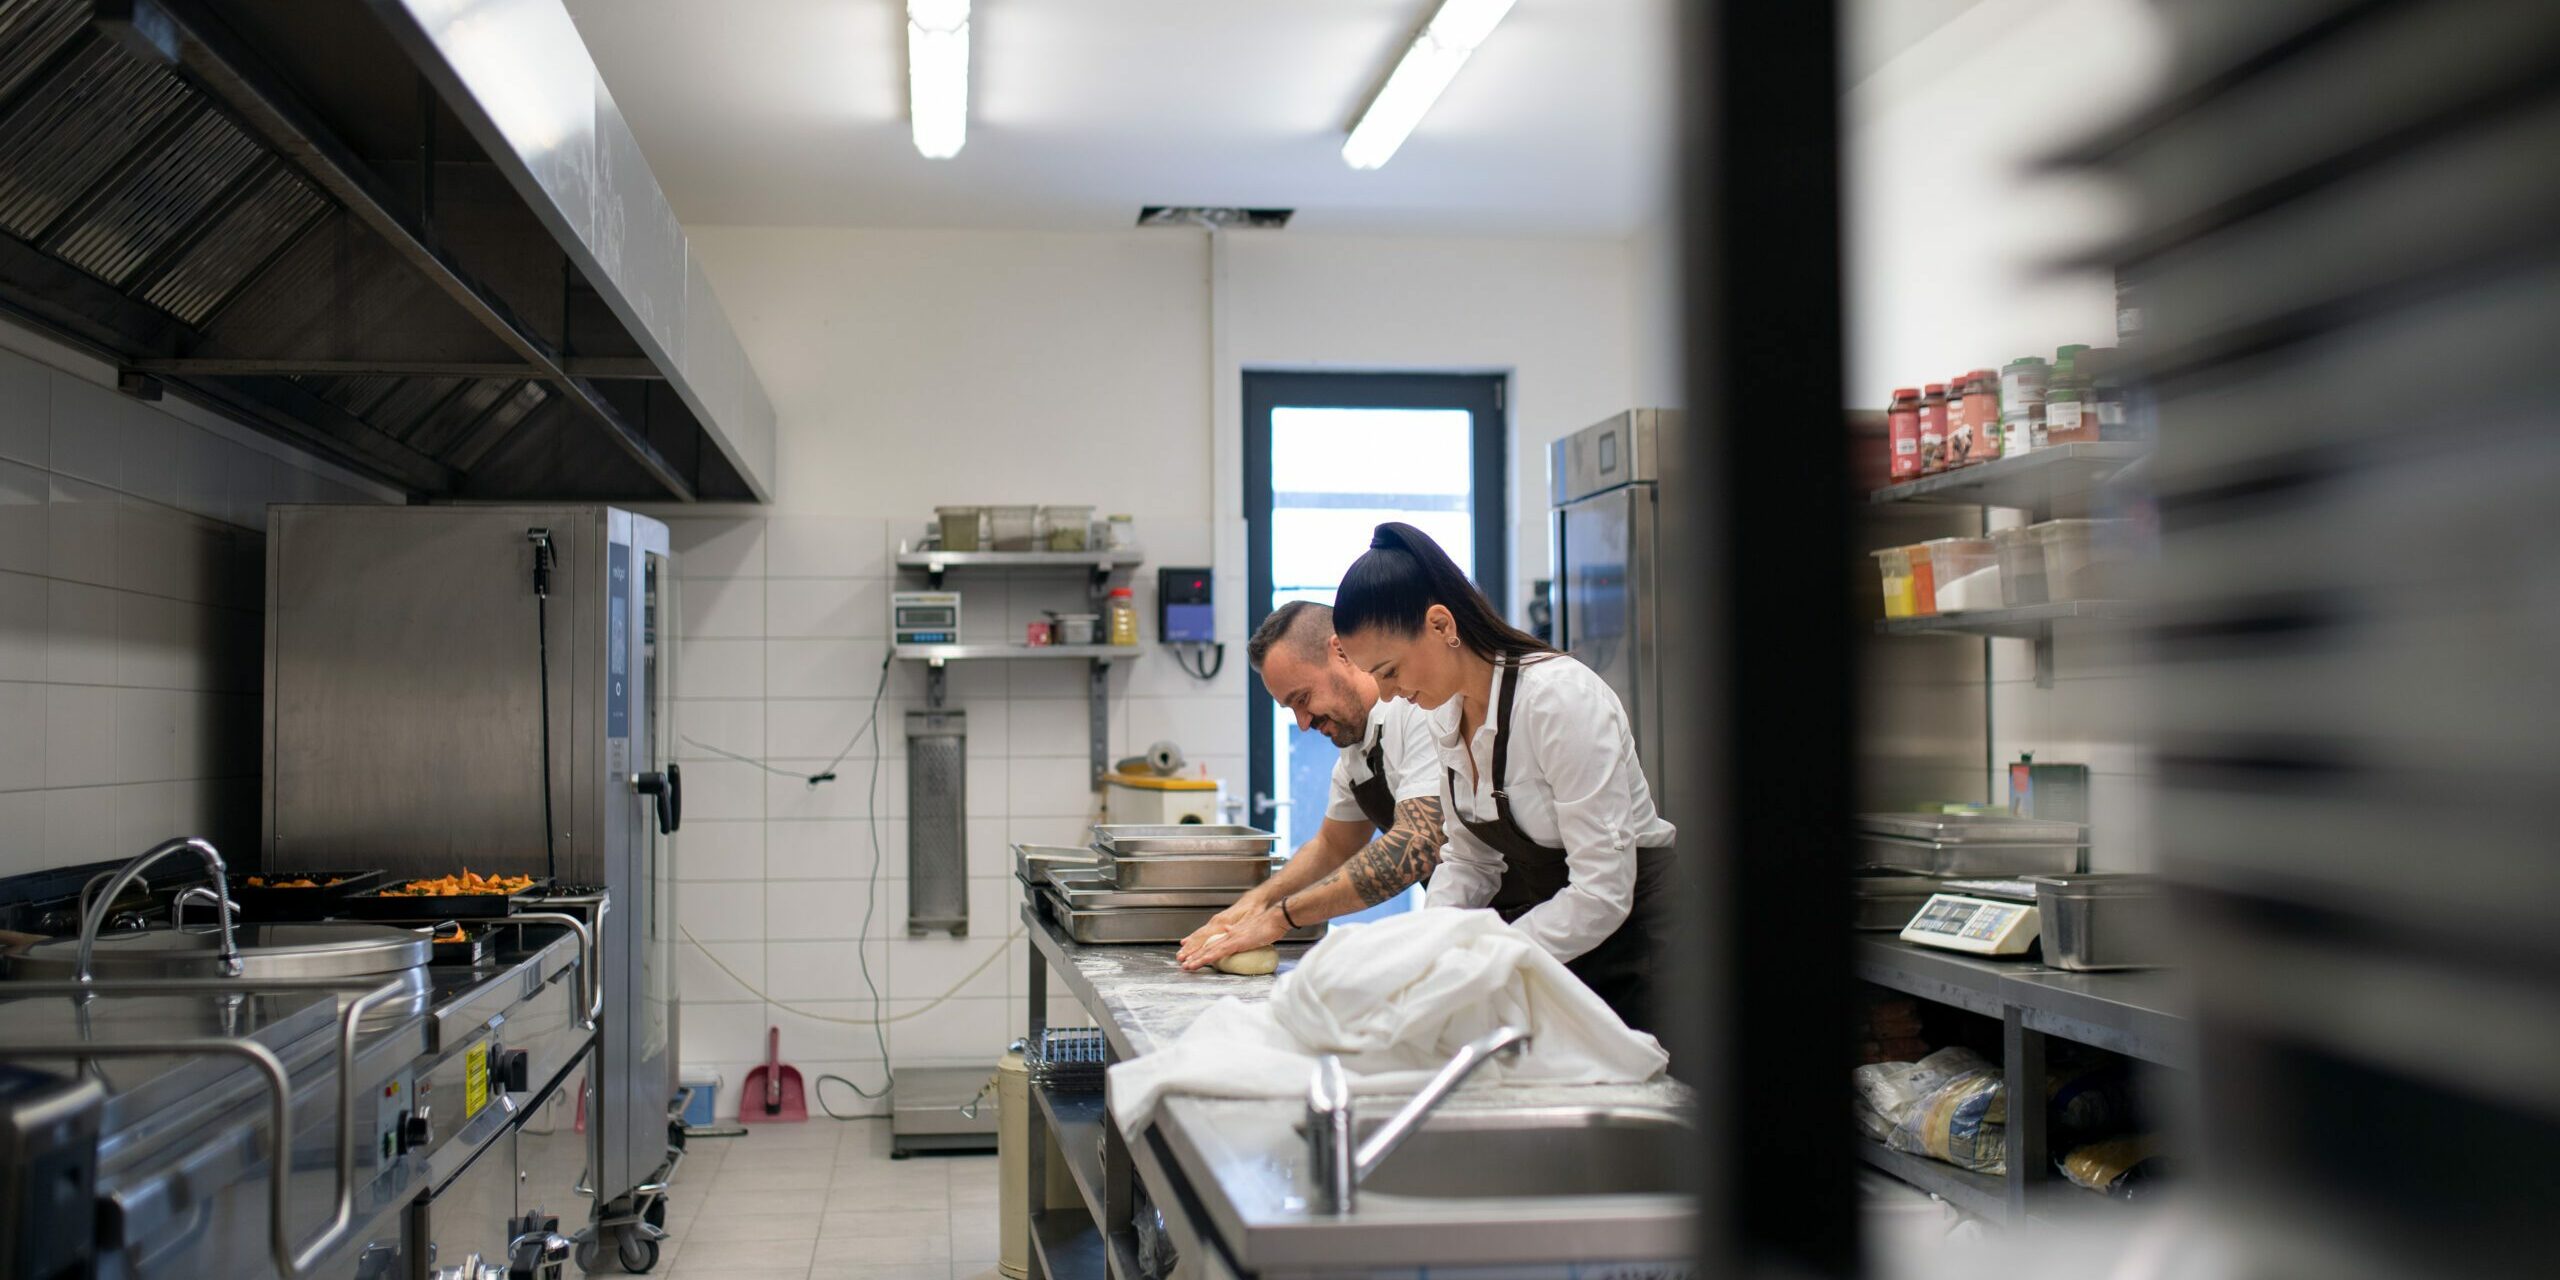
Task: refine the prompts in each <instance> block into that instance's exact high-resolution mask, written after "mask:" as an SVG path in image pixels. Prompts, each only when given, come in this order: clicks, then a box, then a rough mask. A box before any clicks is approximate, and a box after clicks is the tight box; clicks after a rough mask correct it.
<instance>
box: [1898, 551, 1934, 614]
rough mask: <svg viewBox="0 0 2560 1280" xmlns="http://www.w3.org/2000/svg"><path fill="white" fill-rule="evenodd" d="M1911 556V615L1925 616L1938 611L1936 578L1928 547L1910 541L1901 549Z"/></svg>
mask: <svg viewBox="0 0 2560 1280" xmlns="http://www.w3.org/2000/svg"><path fill="white" fill-rule="evenodd" d="M1902 554H1904V555H1906V556H1909V557H1910V558H1911V616H1913V617H1915V618H1925V617H1928V616H1929V615H1930V614H1933V613H1936V612H1937V611H1938V579H1937V576H1936V573H1935V571H1934V570H1932V569H1931V568H1930V566H1929V548H1928V546H1927V545H1926V544H1924V543H1918V542H1915V543H1912V544H1911V545H1910V546H1907V547H1904V548H1903V549H1902Z"/></svg>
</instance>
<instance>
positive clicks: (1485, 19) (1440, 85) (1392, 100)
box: [1342, 0, 1513, 169]
mask: <svg viewBox="0 0 2560 1280" xmlns="http://www.w3.org/2000/svg"><path fill="white" fill-rule="evenodd" d="M1512 3H1513V0H1441V3H1440V11H1439V12H1438V13H1435V14H1432V15H1431V25H1429V26H1426V27H1424V28H1423V29H1422V34H1421V35H1419V36H1417V37H1415V38H1414V41H1413V47H1412V48H1410V49H1407V50H1405V51H1404V60H1403V61H1401V62H1398V63H1397V64H1396V69H1395V71H1394V72H1392V73H1390V74H1389V75H1388V76H1387V83H1386V85H1385V86H1384V87H1382V88H1380V89H1379V90H1378V96H1377V97H1375V98H1372V99H1370V100H1369V109H1368V110H1367V111H1364V112H1362V113H1360V123H1358V124H1355V125H1353V126H1351V136H1350V138H1348V139H1346V140H1345V141H1344V142H1343V144H1342V160H1343V163H1345V164H1348V165H1350V166H1351V167H1352V168H1354V169H1375V168H1377V167H1378V166H1379V165H1382V164H1385V163H1386V162H1387V159H1388V158H1389V157H1391V156H1393V155H1394V154H1395V153H1396V148H1398V147H1401V146H1403V145H1404V140H1405V138H1406V136H1407V135H1409V134H1411V133H1412V132H1413V127H1414V126H1415V125H1418V124H1420V123H1422V116H1423V113H1425V112H1427V111H1429V110H1431V104H1432V103H1434V102H1437V101H1439V100H1440V91H1441V90H1443V89H1446V88H1448V87H1449V82H1450V81H1451V80H1453V79H1455V78H1457V74H1458V68H1460V67H1463V66H1465V65H1467V55H1469V54H1472V53H1474V52H1475V51H1476V46H1477V45H1480V44H1482V43H1484V38H1485V37H1486V36H1488V35H1491V34H1493V28H1494V24H1495V23H1498V22H1500V21H1502V16H1503V15H1504V14H1506V13H1509V12H1511V5H1512Z"/></svg>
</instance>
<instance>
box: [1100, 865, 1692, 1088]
mask: <svg viewBox="0 0 2560 1280" xmlns="http://www.w3.org/2000/svg"><path fill="white" fill-rule="evenodd" d="M1505 1025H1509V1026H1516V1027H1521V1028H1523V1029H1525V1030H1527V1031H1528V1032H1529V1034H1530V1036H1531V1037H1532V1039H1531V1043H1530V1047H1529V1049H1528V1050H1527V1051H1526V1052H1524V1053H1522V1054H1521V1055H1519V1056H1518V1057H1517V1058H1514V1059H1513V1060H1511V1061H1510V1062H1509V1063H1507V1064H1506V1063H1502V1062H1494V1063H1488V1064H1486V1065H1485V1066H1484V1067H1483V1068H1481V1069H1480V1071H1479V1073H1478V1075H1479V1078H1483V1079H1497V1078H1498V1079H1504V1080H1509V1081H1512V1082H1517V1083H1535V1084H1621V1083H1631V1082H1639V1081H1645V1080H1651V1079H1653V1078H1654V1077H1656V1076H1658V1075H1661V1074H1662V1072H1663V1068H1664V1067H1665V1066H1666V1065H1667V1064H1668V1063H1669V1061H1670V1057H1669V1055H1667V1054H1665V1053H1664V1052H1663V1051H1662V1046H1661V1045H1660V1044H1659V1043H1658V1042H1656V1041H1655V1040H1654V1038H1653V1037H1652V1036H1649V1035H1645V1034H1643V1033H1642V1032H1638V1031H1634V1030H1631V1029H1629V1028H1628V1026H1627V1024H1626V1023H1625V1022H1623V1021H1620V1020H1619V1018H1618V1015H1617V1014H1615V1013H1613V1012H1611V1011H1610V1009H1609V1006H1608V1005H1607V1004H1605V1003H1603V1002H1602V1001H1601V999H1600V997H1598V996H1596V995H1593V994H1592V993H1591V989H1590V988H1589V987H1586V986H1584V985H1582V982H1581V980H1580V979H1577V978H1575V977H1574V976H1573V975H1572V974H1571V973H1569V972H1567V971H1566V969H1565V967H1564V964H1563V962H1562V961H1559V960H1557V959H1556V958H1555V957H1554V956H1552V955H1549V954H1547V952H1546V950H1545V949H1544V948H1541V947H1540V946H1538V945H1537V944H1536V943H1534V942H1532V941H1530V940H1529V939H1528V938H1527V937H1526V936H1525V935H1523V934H1521V933H1520V932H1519V931H1518V930H1516V929H1513V928H1512V927H1510V926H1509V925H1506V924H1504V923H1503V922H1502V917H1501V916H1499V915H1496V914H1495V913H1493V912H1491V911H1484V910H1468V911H1461V910H1454V909H1448V908H1433V909H1428V910H1423V911H1414V912H1408V913H1406V914H1404V915H1398V916H1389V917H1387V918H1386V919H1384V920H1379V921H1376V922H1374V923H1370V924H1363V925H1352V926H1346V927H1342V928H1337V929H1335V930H1333V931H1332V932H1331V933H1329V934H1328V935H1327V936H1326V937H1325V939H1324V941H1322V942H1319V943H1317V944H1316V945H1315V947H1314V948H1313V949H1312V950H1310V951H1308V952H1307V955H1306V958H1305V959H1303V960H1301V961H1299V963H1298V966H1297V968H1296V969H1294V970H1292V971H1290V972H1288V973H1285V974H1282V975H1280V977H1279V979H1278V985H1277V987H1276V988H1275V989H1274V990H1273V992H1272V997H1271V999H1270V1000H1269V1001H1268V1002H1266V1003H1263V1004H1251V1005H1249V1004H1245V1003H1244V1002H1242V1001H1239V1000H1236V999H1234V998H1232V997H1230V998H1228V999H1225V1000H1221V1001H1219V1002H1218V1003H1217V1004H1215V1005H1213V1006H1211V1007H1210V1008H1209V1010H1208V1012H1206V1013H1203V1014H1201V1015H1200V1017H1199V1019H1198V1020H1197V1021H1195V1022H1193V1023H1192V1024H1191V1026H1190V1028H1189V1029H1188V1030H1186V1031H1184V1032H1183V1033H1182V1036H1181V1037H1180V1038H1179V1039H1177V1040H1175V1041H1174V1042H1173V1043H1172V1044H1170V1045H1167V1046H1165V1047H1164V1048H1162V1049H1159V1050H1157V1051H1156V1052H1154V1053H1150V1054H1146V1055H1144V1056H1142V1057H1138V1058H1133V1059H1130V1060H1128V1061H1126V1062H1121V1063H1117V1064H1115V1065H1114V1066H1113V1067H1112V1068H1111V1073H1110V1103H1111V1114H1112V1119H1113V1120H1114V1121H1116V1122H1117V1123H1118V1124H1119V1125H1120V1128H1121V1131H1122V1132H1124V1133H1135V1132H1137V1131H1138V1129H1139V1128H1140V1127H1141V1126H1143V1125H1144V1124H1145V1123H1146V1122H1147V1121H1148V1120H1149V1119H1150V1118H1151V1117H1153V1116H1154V1114H1155V1109H1156V1106H1157V1104H1158V1103H1160V1102H1161V1101H1162V1100H1163V1099H1164V1098H1165V1097H1166V1096H1167V1095H1169V1094H1196V1095H1201V1096H1207V1097H1219V1098H1279V1097H1303V1096H1305V1094H1306V1092H1307V1081H1308V1078H1309V1076H1310V1075H1311V1074H1312V1073H1313V1072H1314V1070H1315V1066H1316V1063H1317V1061H1318V1060H1319V1058H1320V1057H1321V1056H1322V1055H1324V1054H1327V1053H1333V1054H1339V1055H1341V1057H1342V1065H1343V1068H1344V1070H1345V1071H1346V1072H1348V1073H1349V1075H1350V1076H1351V1086H1352V1088H1353V1089H1355V1090H1359V1091H1363V1092H1390V1093H1391V1092H1396V1091H1399V1090H1411V1089H1415V1088H1418V1087H1420V1086H1421V1084H1422V1082H1423V1081H1425V1080H1427V1079H1429V1078H1430V1076H1431V1073H1432V1072H1434V1071H1437V1070H1439V1069H1440V1067H1441V1066H1442V1064H1444V1063H1446V1062H1447V1061H1448V1060H1449V1056H1450V1055H1451V1054H1453V1053H1456V1052H1457V1050H1458V1048H1459V1046H1461V1045H1464V1044H1465V1043H1467V1042H1468V1041H1470V1040H1473V1039H1476V1038H1477V1037H1479V1036H1482V1035H1484V1034H1485V1033H1487V1032H1489V1031H1492V1030H1493V1029H1494V1028H1496V1027H1500V1026H1505Z"/></svg>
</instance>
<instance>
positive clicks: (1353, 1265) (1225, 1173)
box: [1022, 903, 1691, 1280]
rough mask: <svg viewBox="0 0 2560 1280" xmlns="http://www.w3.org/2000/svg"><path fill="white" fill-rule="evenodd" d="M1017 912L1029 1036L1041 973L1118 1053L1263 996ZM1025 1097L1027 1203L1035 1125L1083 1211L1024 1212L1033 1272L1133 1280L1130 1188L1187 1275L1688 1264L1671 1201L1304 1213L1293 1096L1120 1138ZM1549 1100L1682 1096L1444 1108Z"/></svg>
mask: <svg viewBox="0 0 2560 1280" xmlns="http://www.w3.org/2000/svg"><path fill="white" fill-rule="evenodd" d="M1022 918H1023V923H1024V925H1025V927H1026V929H1027V931H1028V933H1029V936H1030V939H1031V944H1032V945H1031V948H1030V959H1029V965H1028V967H1029V970H1030V972H1029V979H1030V984H1031V985H1030V987H1029V991H1030V993H1031V995H1030V1008H1029V1012H1030V1033H1031V1036H1032V1038H1033V1040H1034V1042H1036V1041H1037V1040H1038V1037H1039V1035H1040V1032H1041V1031H1042V1029H1043V1028H1044V1027H1045V1026H1046V1025H1047V1022H1048V1017H1047V998H1046V997H1047V992H1048V973H1049V971H1050V970H1051V969H1053V968H1054V969H1055V971H1056V972H1057V974H1058V977H1059V980H1060V983H1061V985H1063V986H1064V987H1065V988H1066V989H1067V990H1068V991H1069V992H1070V993H1071V994H1072V995H1073V997H1074V999H1075V1000H1076V1002H1077V1003H1078V1004H1079V1005H1081V1006H1082V1007H1083V1009H1084V1011H1085V1012H1086V1013H1087V1014H1089V1015H1090V1016H1091V1018H1092V1020H1093V1021H1094V1023H1095V1024H1096V1025H1098V1026H1099V1027H1100V1028H1101V1030H1102V1034H1103V1038H1104V1041H1105V1042H1106V1043H1107V1044H1108V1045H1109V1046H1110V1049H1111V1055H1112V1057H1113V1059H1114V1060H1118V1059H1123V1058H1129V1057H1135V1056H1138V1055H1141V1054H1145V1053H1148V1052H1151V1051H1153V1050H1154V1049H1156V1048H1158V1047H1159V1046H1162V1045H1164V1044H1166V1043H1168V1042H1170V1041H1171V1040H1172V1039H1174V1038H1175V1037H1176V1036H1179V1035H1180V1034H1181V1033H1182V1032H1183V1031H1184V1030H1185V1029H1186V1028H1188V1027H1189V1026H1190V1025H1191V1023H1192V1021H1193V1020H1194V1019H1196V1018H1198V1017H1199V1016H1200V1014H1202V1013H1203V1012H1206V1011H1207V1010H1208V1008H1209V1007H1210V1006H1211V1005H1213V1004H1215V1003H1217V1002H1218V1001H1219V1000H1221V999H1224V998H1227V997H1230V996H1232V997H1235V998H1237V999H1240V1000H1246V1001H1258V1000H1262V999H1266V998H1268V996H1269V993H1270V991H1271V987H1272V981H1273V980H1272V979H1270V978H1246V977H1231V976H1228V975H1223V974H1216V973H1184V972H1183V971H1182V970H1181V968H1180V966H1178V965H1177V964H1175V963H1174V948H1173V947H1170V946H1085V945H1080V944H1078V943H1076V942H1075V941H1074V940H1072V939H1071V938H1069V937H1068V936H1067V935H1066V934H1064V933H1063V932H1062V931H1060V930H1059V928H1058V927H1057V926H1056V925H1055V924H1053V923H1052V922H1050V921H1049V920H1047V919H1046V918H1044V917H1043V916H1042V915H1041V914H1040V912H1039V910H1038V908H1037V907H1036V905H1033V904H1030V903H1026V904H1025V905H1024V909H1023V913H1022ZM1305 950H1306V948H1304V947H1301V946H1284V947H1282V948H1281V954H1282V957H1283V960H1284V961H1286V960H1288V959H1292V958H1294V957H1296V956H1299V955H1303V954H1304V953H1305ZM1032 1093H1033V1097H1034V1107H1033V1116H1034V1119H1035V1124H1034V1126H1033V1127H1034V1130H1035V1133H1034V1135H1033V1141H1032V1143H1031V1144H1030V1148H1029V1150H1030V1154H1031V1161H1030V1170H1029V1175H1030V1181H1029V1185H1030V1187H1031V1188H1033V1199H1032V1200H1031V1202H1030V1203H1032V1204H1033V1205H1034V1206H1035V1207H1038V1206H1041V1205H1042V1200H1041V1198H1040V1190H1041V1189H1042V1188H1045V1186H1046V1185H1047V1184H1046V1181H1045V1179H1046V1173H1045V1170H1044V1168H1043V1165H1044V1163H1045V1159H1046V1157H1045V1154H1044V1152H1045V1146H1046V1144H1045V1143H1043V1142H1041V1141H1040V1140H1039V1133H1038V1132H1037V1131H1039V1130H1047V1131H1049V1132H1051V1133H1054V1134H1055V1136H1056V1137H1057V1140H1058V1144H1059V1147H1060V1149H1061V1150H1062V1151H1063V1153H1064V1155H1065V1158H1066V1160H1067V1163H1068V1166H1069V1169H1070V1172H1072V1173H1073V1174H1074V1181H1075V1183H1076V1186H1077V1189H1078V1190H1079V1192H1080V1193H1082V1198H1083V1199H1084V1201H1085V1203H1084V1204H1083V1205H1061V1206H1050V1207H1047V1208H1045V1209H1043V1211H1042V1212H1040V1213H1038V1214H1036V1215H1035V1217H1034V1221H1033V1231H1032V1243H1033V1248H1032V1266H1033V1271H1032V1274H1031V1276H1030V1280H1044V1278H1045V1277H1051V1276H1054V1277H1057V1278H1058V1280H1084V1278H1085V1277H1103V1276H1109V1277H1111V1278H1112V1280H1135V1275H1136V1271H1135V1268H1136V1255H1135V1243H1134V1239H1133V1237H1132V1236H1131V1234H1130V1232H1129V1229H1128V1218H1129V1205H1130V1200H1131V1188H1132V1185H1133V1182H1134V1183H1139V1184H1143V1185H1144V1186H1145V1188H1146V1189H1147V1191H1148V1193H1149V1197H1150V1198H1151V1199H1152V1200H1153V1201H1154V1203H1155V1205H1156V1207H1157V1208H1158V1210H1159V1211H1161V1212H1162V1213H1163V1214H1164V1216H1165V1219H1166V1222H1167V1225H1168V1227H1169V1228H1170V1230H1171V1234H1172V1235H1173V1236H1174V1238H1175V1240H1176V1242H1177V1244H1178V1245H1179V1246H1180V1247H1181V1249H1182V1250H1183V1251H1184V1253H1185V1254H1186V1256H1187V1258H1188V1260H1189V1261H1188V1263H1187V1264H1186V1270H1185V1272H1183V1274H1186V1275H1187V1274H1200V1275H1209V1276H1217V1275H1238V1276H1250V1275H1264V1274H1272V1275H1282V1274H1292V1275H1294V1274H1307V1273H1316V1272H1333V1271H1358V1272H1362V1273H1366V1274H1369V1275H1380V1274H1385V1275H1397V1274H1406V1275H1411V1274H1415V1273H1418V1272H1419V1271H1420V1270H1421V1269H1422V1268H1424V1267H1426V1266H1427V1267H1429V1268H1431V1269H1433V1270H1445V1269H1450V1268H1466V1267H1471V1266H1486V1267H1497V1266H1498V1267H1504V1268H1508V1269H1510V1271H1511V1272H1512V1273H1513V1274H1515V1275H1516V1274H1520V1272H1521V1269H1523V1268H1535V1267H1537V1266H1539V1265H1541V1264H1554V1265H1556V1266H1557V1267H1558V1268H1559V1270H1558V1274H1559V1275H1561V1274H1563V1271H1562V1268H1563V1267H1564V1266H1567V1265H1570V1264H1574V1263H1589V1262H1595V1261H1629V1262H1640V1261H1664V1262H1672V1263H1674V1264H1675V1265H1677V1264H1681V1263H1684V1262H1685V1260H1686V1259H1687V1258H1688V1257H1690V1256H1691V1245H1690V1237H1689V1224H1690V1213H1689V1207H1688V1204H1687V1202H1686V1201H1685V1200H1682V1199H1680V1198H1677V1197H1671V1196H1607V1197H1604V1196H1578V1197H1545V1198H1540V1199H1537V1200H1534V1201H1525V1200H1521V1199H1503V1200H1479V1201H1472V1202H1471V1201H1467V1200H1463V1199H1442V1200H1420V1199H1408V1198H1399V1197H1394V1196H1386V1195H1370V1196H1367V1197H1365V1198H1364V1199H1363V1200H1362V1202H1361V1207H1360V1209H1359V1210H1358V1212H1356V1213H1354V1214H1352V1215H1350V1216H1348V1217H1341V1218H1337V1217H1330V1216H1326V1215H1321V1214H1312V1213H1310V1212H1308V1211H1307V1210H1306V1208H1305V1207H1304V1195H1305V1191H1304V1179H1303V1176H1302V1173H1301V1169H1300V1166H1301V1164H1302V1163H1303V1161H1304V1159H1305V1150H1304V1144H1303V1140H1302V1139H1301V1138H1300V1136H1299V1134H1298V1133H1297V1130H1296V1125H1297V1123H1298V1121H1299V1119H1300V1116H1301V1114H1302V1113H1303V1111H1304V1100H1303V1099H1298V1098H1274V1099H1249V1100H1243V1099H1213V1098H1194V1097H1175V1098H1169V1099H1167V1100H1166V1101H1165V1102H1164V1104H1163V1105H1162V1106H1161V1107H1160V1108H1159V1109H1158V1112H1157V1115H1156V1118H1155V1120H1154V1121H1153V1122H1151V1123H1150V1124H1149V1125H1148V1126H1147V1128H1146V1129H1145V1130H1144V1131H1143V1132H1141V1133H1139V1134H1137V1135H1135V1140H1134V1141H1130V1140H1127V1139H1124V1137H1123V1135H1121V1134H1120V1133H1119V1132H1118V1131H1117V1130H1116V1129H1115V1128H1114V1127H1113V1126H1111V1125H1110V1123H1109V1121H1108V1119H1107V1118H1106V1114H1105V1112H1104V1110H1103V1107H1102V1102H1101V1099H1100V1098H1099V1097H1094V1096H1091V1095H1086V1096H1076V1095H1052V1094H1051V1093H1049V1092H1048V1091H1047V1090H1044V1089H1034V1090H1033V1091H1032ZM1557 1105H1599V1106H1628V1107H1639V1108H1647V1109H1654V1110H1662V1109H1676V1108H1685V1107H1686V1106H1687V1105H1688V1093H1687V1091H1686V1090H1685V1089H1683V1088H1682V1087H1681V1086H1679V1085H1678V1084H1676V1083H1673V1082H1671V1081H1669V1080H1667V1079H1666V1080H1662V1081H1657V1082H1654V1083H1650V1084H1642V1085H1602V1086H1573V1087H1555V1086H1495V1087H1490V1088H1481V1087H1480V1088H1476V1089H1471V1090H1468V1091H1466V1092H1464V1093H1462V1094H1460V1095H1459V1096H1458V1097H1456V1098H1454V1099H1452V1100H1451V1101H1450V1102H1449V1103H1448V1105H1447V1106H1446V1107H1444V1108H1443V1109H1442V1112H1441V1113H1442V1114H1456V1113H1459V1112H1467V1111H1487V1110H1492V1111H1501V1110H1516V1109H1528V1108H1535V1107H1541V1106H1557ZM1524 1209H1525V1211H1524ZM1097 1223H1098V1224H1100V1225H1099V1226H1097V1225H1096V1224H1097ZM1192 1266H1197V1267H1198V1268H1199V1269H1198V1270H1196V1271H1195V1270H1191V1269H1189V1268H1190V1267H1192Z"/></svg>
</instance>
